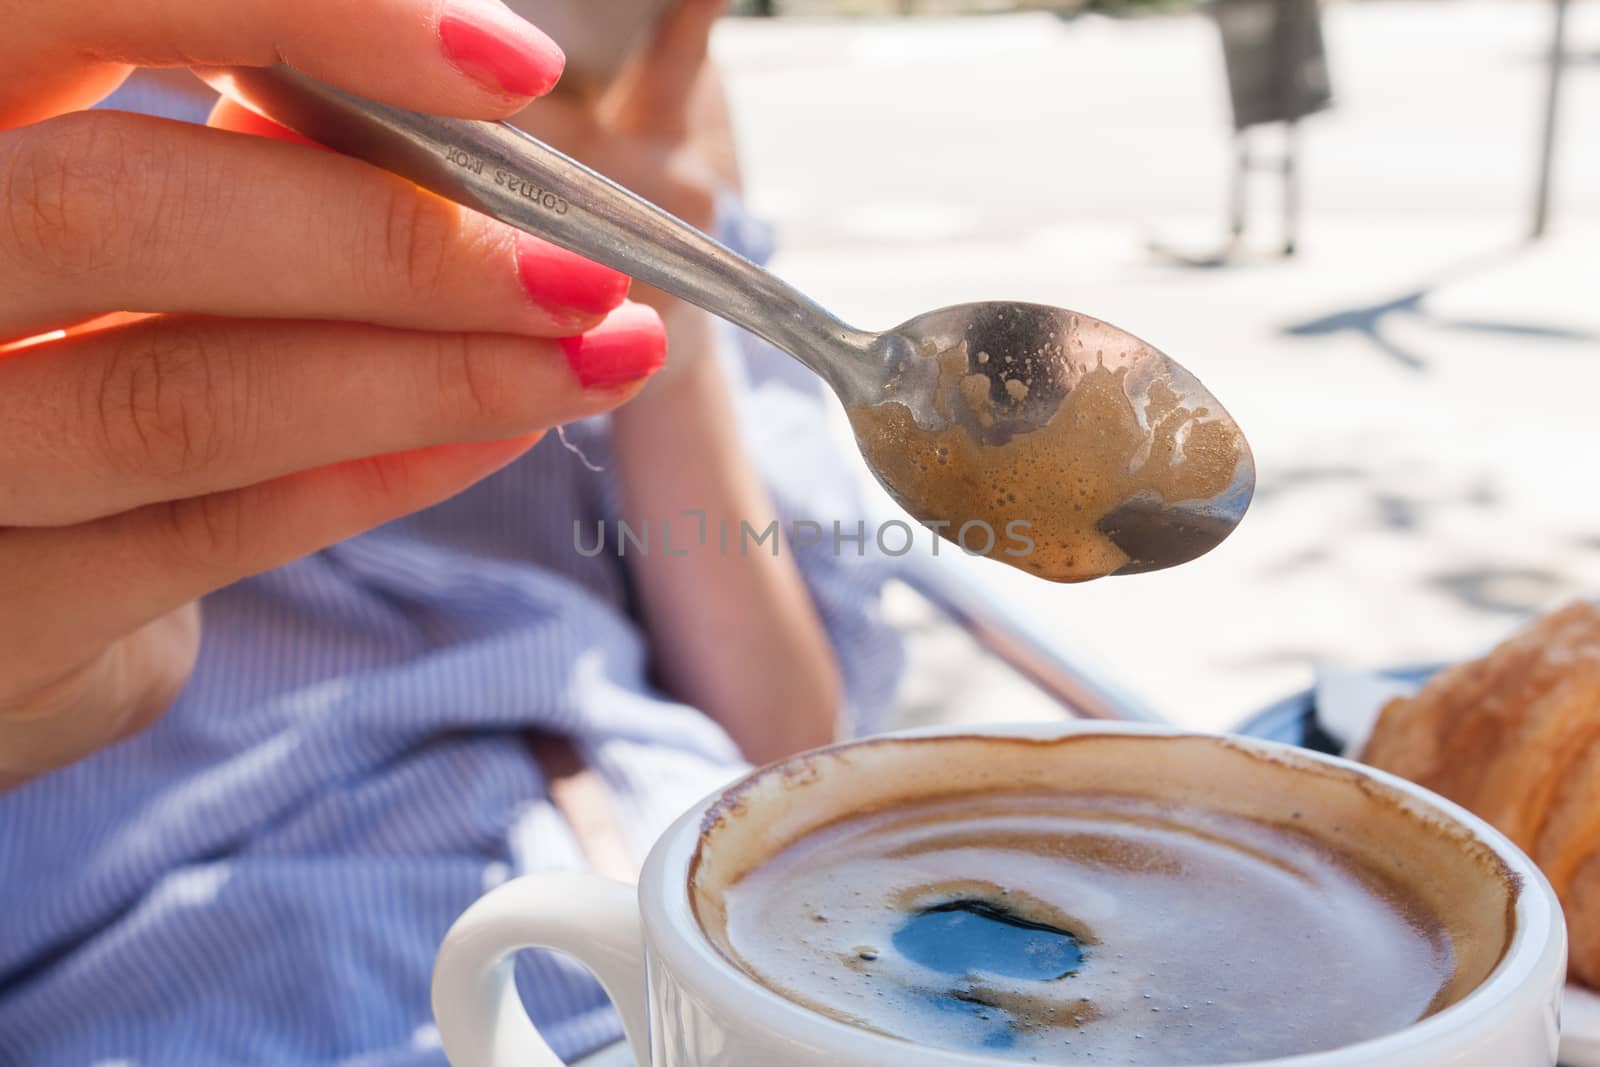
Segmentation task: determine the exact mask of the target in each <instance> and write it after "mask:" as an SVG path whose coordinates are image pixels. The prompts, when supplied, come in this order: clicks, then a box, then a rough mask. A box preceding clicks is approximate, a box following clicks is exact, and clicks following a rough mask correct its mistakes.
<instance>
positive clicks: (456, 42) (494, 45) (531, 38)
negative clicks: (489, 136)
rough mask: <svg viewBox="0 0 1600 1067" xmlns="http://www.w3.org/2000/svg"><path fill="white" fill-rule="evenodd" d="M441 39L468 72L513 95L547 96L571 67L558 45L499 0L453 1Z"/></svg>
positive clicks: (447, 52) (441, 19) (453, 60)
mask: <svg viewBox="0 0 1600 1067" xmlns="http://www.w3.org/2000/svg"><path fill="white" fill-rule="evenodd" d="M439 43H440V44H441V45H443V46H444V54H445V55H446V56H447V57H449V59H450V62H451V63H454V64H455V65H456V67H457V69H459V70H460V71H461V72H462V73H463V74H465V75H467V76H468V77H469V78H472V79H473V80H475V81H477V82H479V83H480V84H482V85H484V86H487V87H488V88H489V89H490V90H492V91H493V92H496V93H507V94H509V95H511V96H543V95H544V94H545V93H548V92H549V91H550V90H551V89H553V88H555V84H556V82H557V81H559V80H560V79H561V72H562V70H563V69H565V67H566V65H567V57H566V55H565V54H564V53H563V52H562V51H561V47H560V46H559V45H557V44H556V43H555V42H554V41H552V40H551V39H550V38H549V37H547V36H545V34H543V33H542V32H540V31H539V30H538V29H536V28H535V27H534V26H533V25H531V24H530V23H527V22H524V21H523V20H522V19H520V18H518V17H517V16H516V15H514V14H512V13H511V12H510V11H507V10H506V9H505V8H503V7H500V6H499V5H498V4H488V3H472V2H463V0H451V2H450V3H448V4H446V6H445V10H444V13H443V14H441V15H440V16H439Z"/></svg>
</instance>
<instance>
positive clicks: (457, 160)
mask: <svg viewBox="0 0 1600 1067" xmlns="http://www.w3.org/2000/svg"><path fill="white" fill-rule="evenodd" d="M444 157H445V158H446V159H448V160H449V161H450V162H452V163H454V164H455V165H456V166H458V167H460V168H461V169H462V170H470V171H471V172H472V173H474V174H482V173H483V160H481V159H479V158H478V157H477V156H474V155H470V154H468V153H466V152H463V151H462V150H461V149H459V148H446V149H445V150H444Z"/></svg>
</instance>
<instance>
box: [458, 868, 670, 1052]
mask: <svg viewBox="0 0 1600 1067" xmlns="http://www.w3.org/2000/svg"><path fill="white" fill-rule="evenodd" d="M524 948H548V949H555V950H556V951H558V952H562V953H565V954H566V955H568V956H571V957H572V958H573V959H575V960H577V961H578V962H579V963H581V964H583V965H584V966H585V967H587V968H588V969H589V970H590V971H592V972H594V975H595V977H596V978H598V979H600V984H601V985H602V986H604V987H605V991H606V993H607V994H609V995H610V997H611V1002H612V1003H613V1004H615V1005H616V1008H617V1013H618V1014H619V1015H621V1016H622V1025H623V1029H624V1030H625V1031H626V1033H627V1035H628V1044H629V1046H630V1047H631V1048H632V1049H633V1057H634V1062H635V1063H637V1064H638V1065H639V1067H648V1064H649V1062H650V1041H649V1010H648V1008H647V1006H646V999H645V970H644V968H645V963H644V931H643V927H642V925H641V923H640V920H639V901H638V891H637V890H636V889H635V888H634V887H633V886H630V885H625V884H623V883H621V882H615V881H612V880H611V879H609V878H600V877H597V876H595V875H587V874H541V875H530V876H528V877H524V878H516V879H513V880H512V881H509V882H506V883H505V884H504V885H501V886H498V887H497V888H495V889H493V890H491V891H490V892H488V893H486V894H485V895H484V896H483V897H482V898H481V899H480V900H478V902H477V903H475V904H473V905H472V907H470V908H468V909H467V910H466V911H465V912H464V913H462V915H461V918H459V919H457V920H456V921H455V924H454V925H452V926H451V927H450V931H449V933H447V934H445V937H444V943H443V944H441V945H440V946H439V955H438V957H437V958H436V959H435V960H434V964H433V1017H434V1021H435V1022H436V1023H437V1024H438V1026H439V1038H440V1041H441V1042H442V1043H443V1045H444V1052H445V1055H446V1056H447V1057H449V1060H450V1063H451V1064H452V1067H562V1062H561V1060H560V1058H559V1057H557V1056H556V1054H555V1053H554V1052H553V1051H551V1049H550V1046H549V1045H547V1044H546V1043H545V1040H544V1038H542V1037H540V1036H539V1031H538V1030H536V1029H535V1028H534V1025H533V1022H532V1020H530V1019H529V1018H528V1014H527V1012H526V1011H524V1010H523V1007H522V1000H521V998H519V997H518V996H517V987H516V983H515V982H514V981H513V980H512V964H513V960H512V953H514V952H516V951H517V950H518V949H524Z"/></svg>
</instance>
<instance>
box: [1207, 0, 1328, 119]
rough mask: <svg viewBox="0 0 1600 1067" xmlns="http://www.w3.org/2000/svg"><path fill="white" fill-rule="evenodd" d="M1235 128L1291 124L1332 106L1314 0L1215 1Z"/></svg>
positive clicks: (1214, 11)
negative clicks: (1265, 124)
mask: <svg viewBox="0 0 1600 1067" xmlns="http://www.w3.org/2000/svg"><path fill="white" fill-rule="evenodd" d="M1210 8H1211V16H1212V18H1214V19H1215V20H1216V23H1217V29H1218V31H1220V33H1221V34H1222V57H1223V61H1224V62H1225V63H1226V64H1227V68H1228V94H1229V96H1230V98H1231V99H1232V101H1233V128H1234V129H1235V130H1245V129H1248V128H1249V127H1251V126H1259V125H1262V124H1264V123H1268V122H1294V121H1296V120H1298V119H1302V118H1304V117H1305V116H1307V115H1311V114H1314V113H1316V112H1318V111H1322V110H1324V109H1325V108H1327V107H1329V106H1330V105H1331V104H1332V103H1333V93H1332V90H1331V89H1330V87H1329V84H1328V61H1327V55H1326V53H1325V52H1324V50H1323V47H1322V16H1321V12H1320V11H1319V10H1318V8H1317V0H1213V2H1212V4H1211V5H1210Z"/></svg>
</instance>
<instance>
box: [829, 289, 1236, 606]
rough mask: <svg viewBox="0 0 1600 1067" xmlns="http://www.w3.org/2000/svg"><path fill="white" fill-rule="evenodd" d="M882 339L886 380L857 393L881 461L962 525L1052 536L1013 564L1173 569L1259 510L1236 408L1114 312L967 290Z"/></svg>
mask: <svg viewBox="0 0 1600 1067" xmlns="http://www.w3.org/2000/svg"><path fill="white" fill-rule="evenodd" d="M873 348H874V351H875V353H876V355H877V359H876V360H875V361H874V362H876V364H877V365H878V366H879V367H880V368H881V384H876V383H874V384H873V385H868V386H866V387H864V388H861V389H860V399H858V400H856V401H855V402H853V403H852V402H851V400H850V399H849V398H846V404H847V411H848V412H849V414H850V418H851V423H852V426H853V427H854V428H855V431H856V436H857V442H858V444H859V445H860V446H861V449H862V452H863V454H864V455H865V456H866V457H867V459H868V462H869V465H870V466H871V467H872V468H873V472H874V474H875V475H876V476H877V477H878V479H879V480H880V482H882V483H883V485H884V486H885V488H886V489H887V490H888V491H889V493H890V495H891V496H893V497H894V498H895V499H896V501H897V502H898V503H899V504H900V505H901V506H902V507H904V508H905V509H906V510H907V511H909V512H911V513H912V514H913V515H917V516H919V517H923V518H928V517H932V518H934V519H935V520H936V521H937V520H943V521H944V522H947V523H948V524H949V528H948V529H946V530H943V531H941V532H944V533H946V534H947V535H949V534H950V533H955V534H957V535H959V531H960V529H961V527H962V525H964V524H966V523H978V524H980V525H983V526H988V527H990V528H991V529H996V530H998V529H1004V528H1007V527H1009V526H1010V524H1012V523H1024V524H1026V527H1027V529H1028V531H1029V532H1030V534H1032V535H1034V539H1035V540H1036V542H1047V543H1049V544H1050V545H1051V546H1053V549H1054V551H1053V552H1050V551H1047V552H1046V554H1047V555H1049V557H1050V558H1049V559H1033V560H1030V559H1029V557H1028V556H1019V557H1016V558H1011V559H1006V558H1002V562H1008V563H1012V564H1013V565H1015V566H1020V567H1022V568H1023V569H1026V570H1031V571H1033V572H1034V573H1038V574H1040V575H1041V576H1042V577H1047V578H1052V579H1054V580H1058V581H1079V580H1084V579H1086V578H1091V577H1099V576H1101V575H1102V574H1136V573H1142V572H1145V571H1151V570H1158V569H1161V568H1163V567H1170V566H1175V565H1177V564H1179V563H1186V562H1188V561H1189V560H1192V559H1194V558H1196V557H1198V556H1200V555H1203V554H1205V553H1206V552H1208V551H1210V550H1211V549H1212V548H1215V547H1216V546H1217V545H1218V544H1220V543H1221V542H1222V540H1223V539H1224V538H1226V537H1227V536H1228V534H1229V533H1231V532H1232V531H1233V529H1234V527H1235V526H1237V525H1238V524H1239V521H1240V520H1241V519H1242V518H1243V517H1244V513H1245V510H1246V509H1247V508H1248V507H1249V504H1250V498H1251V495H1252V493H1253V491H1254V486H1255V464H1254V460H1253V458H1252V456H1251V454H1250V449H1249V446H1248V444H1247V443H1246V442H1245V440H1244V435H1243V434H1242V433H1241V432H1240V431H1239V428H1238V425H1237V424H1236V423H1235V422H1234V421H1233V418H1232V417H1231V416H1230V415H1229V414H1228V412H1227V410H1226V409H1225V408H1223V406H1222V404H1221V403H1220V402H1219V401H1218V400H1217V399H1216V397H1214V396H1213V395H1211V393H1210V392H1209V391H1208V390H1207V389H1206V388H1205V386H1203V385H1201V384H1200V381H1199V380H1198V379H1197V378H1195V376H1194V375H1193V374H1191V373H1189V372H1188V371H1187V370H1186V369H1184V368H1183V367H1182V366H1181V365H1179V364H1178V363H1177V362H1176V361H1175V360H1173V359H1171V358H1170V357H1168V356H1167V355H1166V354H1165V353H1163V352H1161V351H1160V350H1159V349H1157V348H1155V347H1153V346H1152V345H1150V344H1148V343H1146V342H1144V341H1142V340H1140V339H1139V338H1138V337H1135V336H1134V335H1132V334H1130V333H1128V332H1127V331H1125V330H1122V329H1119V328H1118V327H1116V326H1113V325H1111V324H1110V323H1107V322H1104V321H1102V320H1100V319H1097V318H1094V317H1093V316H1090V315H1085V314H1083V313H1081V312H1076V311H1069V310H1066V309H1064V308H1055V307H1049V306H1046V305H1042V304H1026V303H1016V302H1007V301H992V302H987V303H978V304H961V305H957V306H955V307H948V308H943V309H940V310H938V311H932V312H929V313H927V314H925V315H919V316H917V317H916V318H914V319H911V320H910V321H908V322H906V323H903V324H902V325H900V326H898V327H896V328H895V329H893V330H891V331H889V332H887V333H885V334H883V335H881V336H880V337H879V338H878V340H877V341H876V342H874V344H873ZM908 459H909V462H907V460H908ZM982 540H984V541H987V540H988V538H987V537H985V538H983V539H982ZM994 540H995V541H996V542H998V541H999V540H1001V539H1000V538H999V537H998V536H997V537H995V538H994ZM962 543H963V547H964V548H968V549H969V550H970V549H971V547H972V546H971V545H968V544H966V543H965V541H964V540H963V542H962ZM1038 548H1039V545H1038V544H1037V543H1036V544H1035V549H1036V550H1037V549H1038ZM1003 552H1004V550H1002V549H1000V548H999V547H998V546H992V548H991V551H990V552H987V553H985V554H989V555H996V558H1001V556H1002V555H1003ZM997 553H998V555H997ZM1032 555H1033V553H1031V552H1030V553H1029V556H1032Z"/></svg>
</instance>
